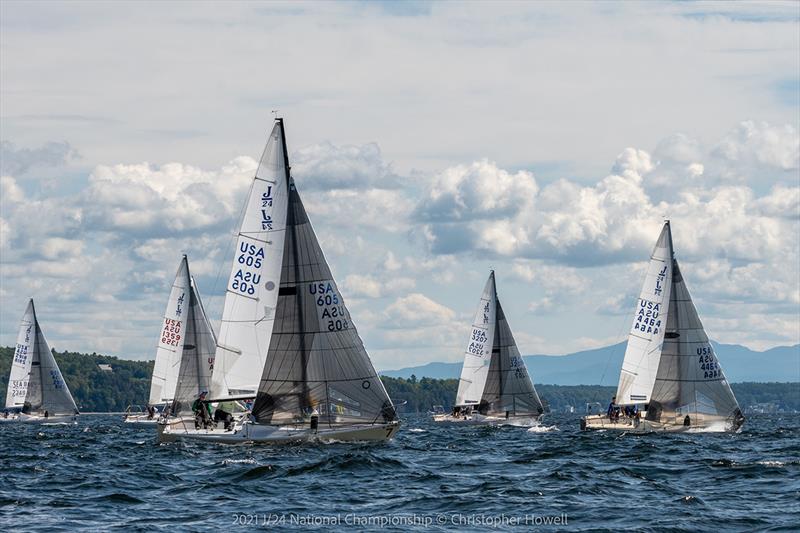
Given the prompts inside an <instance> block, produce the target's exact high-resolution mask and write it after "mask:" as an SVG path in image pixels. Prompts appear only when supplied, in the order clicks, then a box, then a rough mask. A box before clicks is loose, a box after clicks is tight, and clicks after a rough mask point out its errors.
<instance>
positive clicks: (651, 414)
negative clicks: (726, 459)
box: [647, 261, 742, 425]
mask: <svg viewBox="0 0 800 533" xmlns="http://www.w3.org/2000/svg"><path fill="white" fill-rule="evenodd" d="M667 316H668V318H667V321H666V337H665V339H664V348H663V350H662V351H661V361H660V363H659V367H658V372H657V375H656V380H655V386H654V388H653V394H652V398H651V399H650V405H649V408H648V411H647V418H648V419H650V420H660V421H663V422H666V421H668V420H669V419H670V418H671V417H675V418H674V421H675V422H676V423H679V424H682V423H683V419H684V417H685V416H687V415H689V417H690V423H692V424H693V425H695V424H697V423H698V422H701V421H706V422H708V421H710V420H714V419H736V418H739V417H741V416H742V414H741V411H740V409H739V404H738V403H737V402H736V398H735V397H734V395H733V392H732V391H731V388H730V385H729V384H728V381H727V379H726V378H725V374H724V373H723V371H722V367H721V366H720V364H719V361H718V360H717V356H716V354H715V353H714V348H713V346H712V345H711V343H710V342H709V340H708V335H706V332H705V330H704V328H703V324H702V323H701V321H700V317H699V316H698V314H697V310H696V309H695V307H694V303H693V302H692V298H691V296H690V295H689V290H688V289H687V287H686V283H685V282H684V280H683V276H682V275H681V272H680V268H679V267H678V262H677V261H673V266H672V293H671V295H670V300H669V313H668V315H667ZM738 423H740V422H738Z"/></svg>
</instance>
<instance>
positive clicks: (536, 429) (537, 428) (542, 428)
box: [528, 426, 558, 433]
mask: <svg viewBox="0 0 800 533" xmlns="http://www.w3.org/2000/svg"><path fill="white" fill-rule="evenodd" d="M551 431H558V428H557V427H556V426H532V427H529V428H528V433H549V432H551Z"/></svg>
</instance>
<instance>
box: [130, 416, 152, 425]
mask: <svg viewBox="0 0 800 533" xmlns="http://www.w3.org/2000/svg"><path fill="white" fill-rule="evenodd" d="M125 423H126V424H131V425H133V426H145V427H155V426H156V424H157V423H158V418H157V417H153V418H148V416H147V415H133V416H126V417H125Z"/></svg>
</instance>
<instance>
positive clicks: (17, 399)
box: [6, 300, 36, 409]
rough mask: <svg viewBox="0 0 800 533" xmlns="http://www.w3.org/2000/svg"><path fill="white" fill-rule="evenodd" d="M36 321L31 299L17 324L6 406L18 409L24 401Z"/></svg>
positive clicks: (34, 339)
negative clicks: (17, 331) (17, 329)
mask: <svg viewBox="0 0 800 533" xmlns="http://www.w3.org/2000/svg"><path fill="white" fill-rule="evenodd" d="M35 321H36V315H35V311H34V309H33V300H30V301H29V302H28V307H27V308H26V309H25V314H24V315H23V316H22V322H20V325H19V334H18V335H17V345H16V347H15V348H14V359H13V360H12V361H11V373H10V374H9V376H8V389H7V391H6V408H7V409H20V408H22V406H23V404H24V403H25V396H26V395H27V393H28V382H29V380H30V373H31V362H32V361H33V349H34V347H35V343H36V327H35V325H34V322H35Z"/></svg>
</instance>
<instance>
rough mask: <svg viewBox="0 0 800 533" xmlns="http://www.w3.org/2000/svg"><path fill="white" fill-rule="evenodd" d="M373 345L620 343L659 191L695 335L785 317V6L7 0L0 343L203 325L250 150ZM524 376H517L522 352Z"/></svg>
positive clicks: (773, 337)
mask: <svg viewBox="0 0 800 533" xmlns="http://www.w3.org/2000/svg"><path fill="white" fill-rule="evenodd" d="M273 111H277V112H278V113H279V114H280V116H282V117H284V119H285V124H286V132H287V141H288V147H289V152H290V161H291V164H292V172H293V175H294V177H295V180H296V182H297V186H298V189H299V191H300V193H301V194H302V196H303V200H304V202H305V204H306V207H307V210H308V211H309V216H310V218H311V221H312V223H313V224H314V227H315V230H316V232H317V234H318V236H319V238H320V241H321V244H322V247H323V250H324V252H325V254H326V257H327V259H328V262H329V263H330V265H331V268H332V271H333V273H334V276H335V279H336V280H337V282H338V284H339V286H340V289H341V291H342V293H343V296H344V298H345V301H346V303H347V306H348V308H349V310H350V313H351V315H352V319H353V322H354V323H355V325H356V327H357V328H358V331H359V333H360V334H361V336H362V338H363V340H364V343H365V346H366V348H367V350H368V352H369V353H370V355H371V357H372V359H373V362H374V363H375V366H376V367H377V368H378V369H394V368H401V367H407V366H413V365H417V364H422V363H425V362H429V361H460V360H461V359H462V357H463V351H464V348H465V346H466V343H467V337H468V333H469V331H468V330H469V327H470V322H471V319H472V316H473V314H474V312H475V307H476V306H477V304H478V300H479V298H480V294H481V291H482V289H483V285H484V283H485V280H486V277H487V276H488V273H489V270H490V269H494V270H495V271H496V275H497V285H498V292H499V297H500V299H501V301H502V303H503V307H504V310H505V312H506V315H507V316H508V318H509V323H510V325H511V327H512V330H513V332H514V335H515V338H516V340H517V343H518V345H519V348H520V351H521V352H522V353H526V354H534V353H545V354H564V353H570V352H573V351H577V350H581V349H588V348H594V347H600V346H605V345H608V344H611V343H616V342H620V341H622V340H624V339H625V338H626V335H627V331H628V330H629V328H630V324H631V321H632V317H633V309H634V305H635V303H636V295H637V294H638V292H639V289H640V288H641V283H642V279H643V274H644V268H645V266H646V262H647V259H648V258H649V254H650V252H651V250H652V247H653V245H654V243H655V240H656V238H657V236H658V233H659V229H660V226H661V224H662V223H663V220H664V217H668V218H670V219H671V220H672V225H673V235H674V243H675V251H676V257H677V259H678V261H679V262H680V264H681V269H682V272H683V274H684V278H685V279H686V281H687V285H688V287H689V290H690V292H691V293H692V295H693V298H694V301H695V305H696V306H697V308H698V311H699V313H700V316H701V318H702V320H703V323H704V325H705V327H706V330H707V332H708V333H709V336H710V337H711V338H713V339H715V340H717V341H719V342H723V343H738V344H743V345H745V346H748V347H750V348H753V349H757V350H764V349H767V348H770V347H773V346H778V345H791V344H796V343H800V134H799V133H798V131H799V130H800V3H797V2H737V3H722V2H710V3H706V2H661V3H656V2H649V3H634V2H619V3H615V2H599V3H581V2H529V3H526V2H510V3H503V2H491V3H489V2H486V3H483V2H426V1H419V2H404V3H393V2H365V1H357V2H321V3H302V2H300V3H298V2H293V3H280V2H244V3H235V2H228V3H224V4H221V3H220V4H217V3H213V2H202V3H191V4H189V3H185V2H177V3H169V2H153V3H147V2H136V3H122V2H105V3H104V2H88V3H80V2H68V3H67V2H60V3H48V2H35V3H18V2H13V1H8V0H4V1H3V2H2V3H0V143H1V145H0V175H1V176H2V177H0V302H1V304H0V345H4V346H11V345H13V343H14V342H15V338H16V332H17V328H18V324H19V320H20V319H21V317H22V314H23V312H24V310H25V305H26V303H27V299H28V298H30V297H33V298H34V299H35V301H36V303H37V313H38V317H39V320H40V323H41V325H42V328H43V331H44V333H45V335H46V337H47V338H48V341H49V342H50V344H51V346H53V347H54V348H56V349H57V350H71V351H81V352H98V353H106V354H112V355H117V356H120V357H123V358H129V359H152V358H154V356H155V347H156V342H157V338H156V337H157V335H158V334H159V330H160V328H159V326H160V322H161V319H162V316H163V311H164V306H165V305H166V301H167V297H168V293H169V287H170V286H171V283H172V281H173V279H174V275H175V271H176V269H177V267H178V263H179V261H180V258H181V255H182V254H183V253H187V254H188V256H189V262H190V268H191V270H192V273H193V274H194V276H195V277H196V278H197V281H198V284H199V287H200V291H201V294H202V295H203V297H204V304H205V307H206V309H207V311H208V312H209V314H210V315H211V317H212V320H214V321H215V322H216V321H218V319H219V316H220V313H221V309H222V303H223V297H224V288H225V281H226V279H227V275H228V272H229V270H230V261H231V258H232V255H233V247H234V245H235V239H234V237H233V235H234V233H235V232H236V231H237V227H238V216H239V213H240V211H241V207H242V204H243V202H244V197H245V195H246V192H247V189H248V187H249V184H250V181H251V179H252V176H253V174H254V171H255V168H256V165H257V159H258V157H259V156H260V154H261V151H262V150H263V147H264V144H265V142H266V138H267V135H268V132H269V131H270V129H271V127H272V120H273V117H274V114H273ZM534 373H535V372H534Z"/></svg>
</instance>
